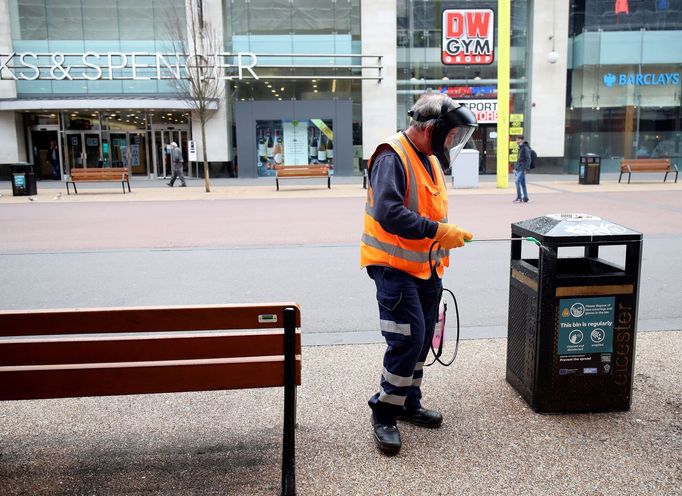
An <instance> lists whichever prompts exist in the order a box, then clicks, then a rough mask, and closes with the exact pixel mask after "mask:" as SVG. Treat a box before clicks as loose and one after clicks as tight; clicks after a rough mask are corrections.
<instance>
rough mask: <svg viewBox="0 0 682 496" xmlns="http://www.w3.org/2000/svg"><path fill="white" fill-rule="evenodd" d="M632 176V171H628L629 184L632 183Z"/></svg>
mask: <svg viewBox="0 0 682 496" xmlns="http://www.w3.org/2000/svg"><path fill="white" fill-rule="evenodd" d="M631 178H632V172H628V184H630V179H631Z"/></svg>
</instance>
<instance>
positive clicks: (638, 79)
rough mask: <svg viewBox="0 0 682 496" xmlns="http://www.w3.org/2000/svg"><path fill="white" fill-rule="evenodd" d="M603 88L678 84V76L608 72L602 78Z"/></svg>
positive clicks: (666, 73) (662, 73)
mask: <svg viewBox="0 0 682 496" xmlns="http://www.w3.org/2000/svg"><path fill="white" fill-rule="evenodd" d="M602 81H603V82H604V86H607V87H608V88H613V87H614V86H657V85H668V84H675V85H677V84H680V74H679V73H677V72H659V73H656V72H649V73H646V74H642V73H637V74H635V73H632V72H630V73H620V74H614V73H612V72H609V73H608V74H604V77H603V78H602Z"/></svg>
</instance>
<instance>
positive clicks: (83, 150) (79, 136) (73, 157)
mask: <svg viewBox="0 0 682 496" xmlns="http://www.w3.org/2000/svg"><path fill="white" fill-rule="evenodd" d="M64 141H65V142H66V143H65V145H66V146H65V149H66V153H65V154H64V158H65V159H66V160H65V162H66V171H67V174H68V171H69V170H71V169H72V168H94V167H102V166H103V165H104V156H103V154H102V140H101V139H100V134H99V133H97V132H87V131H67V132H66V133H65V134H64Z"/></svg>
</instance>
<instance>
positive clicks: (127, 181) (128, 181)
mask: <svg viewBox="0 0 682 496" xmlns="http://www.w3.org/2000/svg"><path fill="white" fill-rule="evenodd" d="M126 183H128V193H130V180H126Z"/></svg>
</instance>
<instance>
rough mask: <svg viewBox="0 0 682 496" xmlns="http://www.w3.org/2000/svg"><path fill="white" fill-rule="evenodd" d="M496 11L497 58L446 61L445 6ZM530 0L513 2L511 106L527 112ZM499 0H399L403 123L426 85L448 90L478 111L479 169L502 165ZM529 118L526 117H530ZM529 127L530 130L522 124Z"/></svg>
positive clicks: (474, 139)
mask: <svg viewBox="0 0 682 496" xmlns="http://www.w3.org/2000/svg"><path fill="white" fill-rule="evenodd" d="M444 9H466V10H469V11H471V10H476V11H477V15H479V16H480V15H483V14H481V12H488V11H492V13H493V15H494V17H495V20H494V24H493V43H494V48H495V58H494V59H493V61H492V63H481V64H477V65H474V64H471V65H466V64H452V65H450V64H445V63H443V62H442V52H443V46H442V45H443V28H442V23H443V18H442V15H443V10H444ZM530 18H531V16H530V11H529V2H528V1H527V0H515V1H514V2H512V3H511V73H510V77H511V87H510V93H511V94H510V97H511V112H512V113H513V114H515V115H517V116H524V115H525V114H527V106H528V102H527V98H526V93H527V86H528V76H527V74H528V71H529V69H530V67H529V65H528V58H529V57H528V42H529V41H528V22H529V19H530ZM497 25H498V20H497V1H495V0H472V1H453V2H447V5H444V4H441V2H434V1H432V0H418V1H408V0H398V2H397V40H396V43H397V46H398V50H397V51H398V53H397V61H398V68H397V69H398V70H397V73H398V76H397V78H398V81H397V83H398V97H397V98H398V122H397V127H398V128H399V129H405V128H406V127H407V126H408V125H409V116H408V115H407V111H408V110H409V108H410V107H411V106H412V105H413V104H414V102H415V101H416V100H417V98H419V96H421V95H422V94H423V93H425V92H427V91H432V92H437V93H443V94H447V95H448V96H450V97H451V98H453V99H455V100H457V101H459V102H462V103H463V104H465V105H467V106H469V107H470V108H472V109H474V110H475V111H476V115H477V118H478V119H479V120H480V126H479V129H478V130H477V131H476V133H475V134H474V135H473V136H472V138H471V139H470V143H469V146H470V147H474V148H476V149H477V150H478V151H479V170H480V171H481V172H482V173H485V172H489V173H495V172H496V171H497V163H496V160H497V158H496V157H497V132H496V129H497V128H496V125H497V84H496V82H497V58H496V57H497V53H498V50H497V44H498V43H497V42H498V36H497ZM525 121H526V122H527V119H526V120H525ZM523 132H527V130H525V129H524V130H523Z"/></svg>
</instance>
